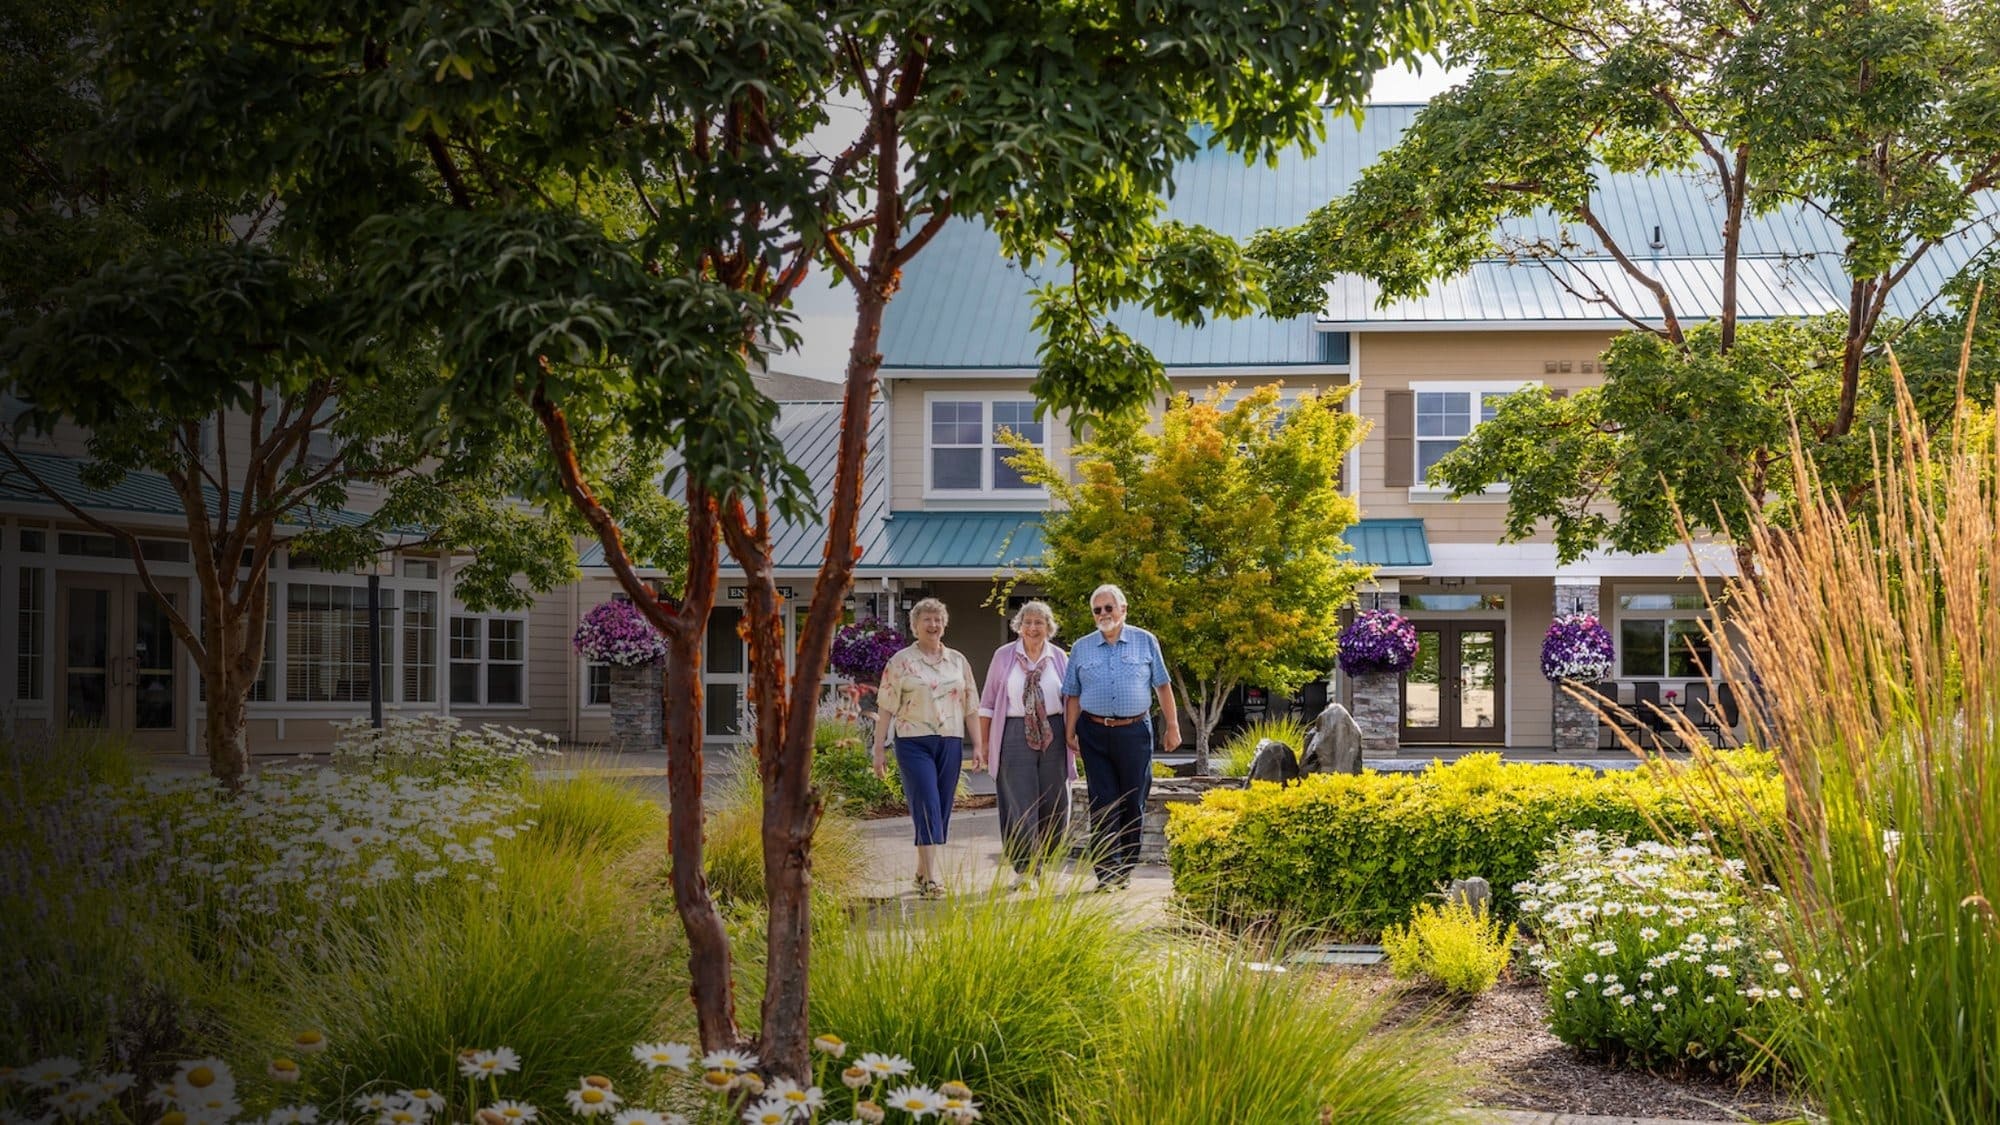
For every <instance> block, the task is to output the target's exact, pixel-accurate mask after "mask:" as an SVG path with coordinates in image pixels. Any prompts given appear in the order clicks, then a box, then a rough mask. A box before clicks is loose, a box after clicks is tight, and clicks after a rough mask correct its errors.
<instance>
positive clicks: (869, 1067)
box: [859, 1053, 916, 1078]
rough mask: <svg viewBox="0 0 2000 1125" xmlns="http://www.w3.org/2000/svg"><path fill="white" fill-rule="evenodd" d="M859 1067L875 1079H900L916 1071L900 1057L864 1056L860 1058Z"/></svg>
mask: <svg viewBox="0 0 2000 1125" xmlns="http://www.w3.org/2000/svg"><path fill="white" fill-rule="evenodd" d="M859 1065H860V1067H861V1069H863V1070H865V1071H867V1072H868V1073H870V1074H872V1075H874V1076H875V1077H877V1078H900V1077H902V1076H903V1075H905V1074H908V1073H910V1071H912V1070H915V1069H916V1068H915V1067H913V1066H911V1065H910V1060H908V1059H906V1058H904V1057H903V1056H901V1055H878V1054H872V1053H871V1054H866V1055H863V1056H861V1062H860V1064H859Z"/></svg>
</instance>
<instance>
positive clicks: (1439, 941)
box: [1382, 899, 1517, 996]
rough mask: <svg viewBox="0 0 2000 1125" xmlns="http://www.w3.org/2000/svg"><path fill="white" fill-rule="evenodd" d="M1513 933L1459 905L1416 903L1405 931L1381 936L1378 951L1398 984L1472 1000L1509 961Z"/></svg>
mask: <svg viewBox="0 0 2000 1125" xmlns="http://www.w3.org/2000/svg"><path fill="white" fill-rule="evenodd" d="M1516 934H1517V931H1516V929H1515V927H1513V926H1506V927H1502V926H1501V924H1500V919H1498V918H1495V917H1494V916H1493V915H1492V913H1491V912H1490V911H1488V910H1487V909H1486V908H1485V907H1483V906H1482V907H1481V908H1479V909H1477V910H1475V909H1473V908H1472V906H1471V905H1470V904H1469V903H1467V902H1465V901H1464V900H1463V899H1453V900H1451V901H1449V902H1446V903H1444V904H1443V905H1442V906H1440V905H1438V904H1437V903H1432V902H1426V903H1420V904H1418V906H1417V909H1416V911H1415V912H1414V913H1412V914H1411V915H1410V922H1409V924H1408V925H1406V926H1390V927H1388V928H1387V929H1385V930H1383V931H1382V951H1383V952H1384V953H1386V954H1388V955H1389V968H1390V970H1391V971H1392V972H1394V973H1395V974H1396V979H1397V980H1418V979H1421V980H1426V981H1429V982H1430V983H1432V984H1435V985H1438V986H1439V987H1441V988H1443V989H1444V990H1445V991H1447V992H1456V993H1459V994H1461V995H1465V996H1477V995H1479V994H1480V993H1482V992H1484V991H1486V990H1487V989H1489V988H1492V987H1493V983H1494V982H1495V981H1497V980H1499V979H1500V974H1501V973H1503V972H1506V971H1507V962H1508V961H1510V960H1512V959H1513V956H1514V938H1515V936H1516Z"/></svg>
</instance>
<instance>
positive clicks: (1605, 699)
mask: <svg viewBox="0 0 2000 1125" xmlns="http://www.w3.org/2000/svg"><path fill="white" fill-rule="evenodd" d="M1590 690H1591V692H1592V693H1593V694H1595V695H1596V696H1597V698H1598V699H1599V700H1600V701H1601V702H1600V703H1599V704H1598V705H1599V706H1600V707H1602V708H1604V713H1605V716H1606V717H1605V718H1604V719H1602V720H1600V721H1599V722H1598V724H1597V748H1598V749H1599V750H1616V749H1618V739H1617V737H1616V736H1614V735H1613V734H1612V733H1611V731H1612V724H1613V723H1614V722H1616V721H1617V719H1618V712H1617V707H1618V681H1617V680H1604V681H1602V682H1600V683H1595V684H1592V685H1590Z"/></svg>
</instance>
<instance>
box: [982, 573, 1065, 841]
mask: <svg viewBox="0 0 2000 1125" xmlns="http://www.w3.org/2000/svg"><path fill="white" fill-rule="evenodd" d="M1013 625H1014V632H1015V633H1016V634H1018V635H1019V636H1018V639H1016V640H1013V641H1009V642H1008V643H1006V644H1004V645H1001V646H1000V648H999V650H998V651H996V652H995V653H994V654H993V664H992V666H991V667H989V668H988V669H987V671H986V690H985V691H984V692H982V693H981V694H980V697H979V723H980V732H981V735H982V737H981V739H980V744H981V745H982V746H983V747H985V748H987V752H988V753H989V754H990V755H991V756H992V761H991V762H983V761H981V760H979V759H978V758H975V759H974V761H973V767H974V768H975V769H978V768H990V769H991V770H992V771H993V786H994V789H995V790H996V791H997V793H998V795H999V798H1000V838H1001V844H1002V850H1003V851H1004V852H1005V854H1006V856H1007V860H1008V862H1010V863H1011V864H1013V866H1014V872H1015V874H1017V875H1022V876H1026V877H1029V878H1032V877H1033V876H1034V874H1035V872H1036V871H1037V869H1038V868H1039V867H1040V866H1041V864H1042V862H1043V861H1044V860H1047V859H1048V858H1050V857H1051V856H1053V855H1054V854H1055V853H1056V851H1057V849H1058V848H1060V847H1061V846H1062V844H1063V841H1064V840H1065V839H1067V838H1068V832H1069V783H1070V781H1071V780H1073V779H1074V778H1075V777H1076V755H1074V754H1072V753H1070V751H1069V748H1068V747H1069V740H1068V739H1067V738H1065V737H1064V734H1065V733H1066V732H1065V731H1064V730H1063V703H1062V680H1063V672H1064V670H1065V669H1066V668H1068V666H1069V655H1068V654H1067V653H1065V652H1063V650H1062V649H1060V648H1057V647H1056V646H1055V643H1054V639H1055V635H1056V615H1055V611H1054V610H1051V609H1050V608H1049V606H1048V603H1047V602H1042V601H1032V602H1029V603H1028V604H1026V605H1024V606H1022V607H1021V608H1020V609H1019V610H1018V611H1016V612H1015V614H1014V622H1013ZM996 728H997V729H996Z"/></svg>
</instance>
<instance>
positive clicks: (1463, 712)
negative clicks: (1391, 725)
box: [1398, 620, 1507, 745]
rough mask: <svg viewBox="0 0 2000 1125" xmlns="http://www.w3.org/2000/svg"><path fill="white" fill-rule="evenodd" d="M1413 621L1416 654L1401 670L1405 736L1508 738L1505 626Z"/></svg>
mask: <svg viewBox="0 0 2000 1125" xmlns="http://www.w3.org/2000/svg"><path fill="white" fill-rule="evenodd" d="M1412 624H1414V625H1415V626H1416V628H1417V659H1416V663H1415V664H1412V665H1411V666H1410V670H1409V671H1408V672H1405V673H1404V674H1403V720H1402V729H1401V730H1400V731H1399V732H1398V733H1399V734H1400V735H1401V737H1402V741H1404V742H1406V743H1437V744H1441V745H1459V744H1481V743H1495V744H1499V743H1504V742H1506V740H1507V679H1506V667H1505V654H1506V651H1507V646H1506V644H1505V640H1506V626H1505V625H1504V624H1503V623H1501V622H1498V621H1425V620H1416V621H1413V622H1412Z"/></svg>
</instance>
